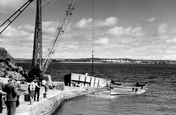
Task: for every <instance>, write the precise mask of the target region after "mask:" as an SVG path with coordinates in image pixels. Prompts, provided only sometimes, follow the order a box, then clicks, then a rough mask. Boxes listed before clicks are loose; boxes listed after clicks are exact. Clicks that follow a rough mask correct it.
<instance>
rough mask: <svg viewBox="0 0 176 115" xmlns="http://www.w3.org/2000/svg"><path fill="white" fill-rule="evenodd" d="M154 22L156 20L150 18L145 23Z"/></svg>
mask: <svg viewBox="0 0 176 115" xmlns="http://www.w3.org/2000/svg"><path fill="white" fill-rule="evenodd" d="M155 20H156V18H154V17H151V18H149V19H147V21H149V22H153V21H155Z"/></svg>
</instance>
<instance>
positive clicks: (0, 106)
mask: <svg viewBox="0 0 176 115" xmlns="http://www.w3.org/2000/svg"><path fill="white" fill-rule="evenodd" d="M4 87H5V85H4V83H3V82H2V81H0V113H2V111H3V103H4V101H3V99H2V96H3V95H4V94H5V93H4V92H3V91H4Z"/></svg>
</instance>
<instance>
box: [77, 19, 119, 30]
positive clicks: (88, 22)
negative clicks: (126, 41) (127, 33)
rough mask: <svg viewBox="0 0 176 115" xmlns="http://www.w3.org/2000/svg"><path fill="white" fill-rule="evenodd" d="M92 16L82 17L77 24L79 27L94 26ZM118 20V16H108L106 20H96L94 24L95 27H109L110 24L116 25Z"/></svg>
mask: <svg viewBox="0 0 176 115" xmlns="http://www.w3.org/2000/svg"><path fill="white" fill-rule="evenodd" d="M92 21H93V19H92V18H88V19H86V18H83V19H81V20H80V21H79V22H78V23H77V24H76V27H77V28H90V27H92ZM117 22H118V19H117V18H116V17H108V18H106V19H105V20H94V22H93V26H94V27H108V26H114V25H116V24H117Z"/></svg>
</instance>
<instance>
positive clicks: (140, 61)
mask: <svg viewBox="0 0 176 115" xmlns="http://www.w3.org/2000/svg"><path fill="white" fill-rule="evenodd" d="M15 61H16V62H24V61H27V62H31V61H32V60H31V59H25V58H15ZM52 62H60V63H92V58H76V59H60V58H55V59H52ZM93 62H94V63H117V64H176V60H145V59H129V58H93Z"/></svg>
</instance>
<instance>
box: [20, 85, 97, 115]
mask: <svg viewBox="0 0 176 115" xmlns="http://www.w3.org/2000/svg"><path fill="white" fill-rule="evenodd" d="M97 91H98V90H97V89H93V88H91V89H78V90H64V91H61V92H60V93H59V94H58V95H56V96H53V97H50V98H48V99H46V100H43V101H41V102H38V103H37V104H34V105H32V106H31V107H30V109H29V111H28V112H26V113H22V114H23V115H51V114H52V113H53V112H54V111H55V110H56V109H57V108H58V107H59V105H60V104H61V103H62V102H63V101H64V100H67V99H72V98H75V97H78V96H83V95H87V94H90V93H94V92H97Z"/></svg>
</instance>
